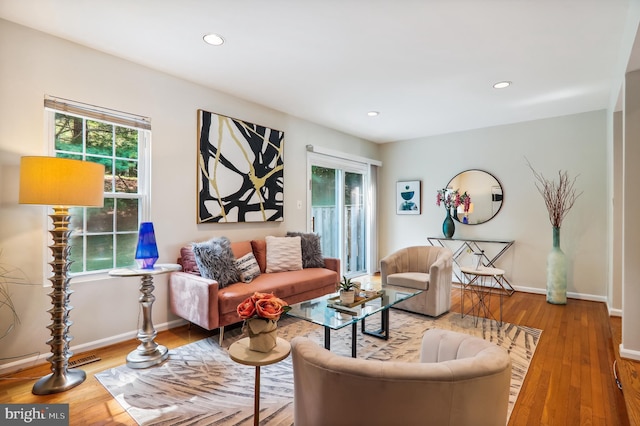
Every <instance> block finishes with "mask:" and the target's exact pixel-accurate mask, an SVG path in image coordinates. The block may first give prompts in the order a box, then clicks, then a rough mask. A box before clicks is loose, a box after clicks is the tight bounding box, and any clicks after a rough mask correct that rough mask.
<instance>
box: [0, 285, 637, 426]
mask: <svg viewBox="0 0 640 426" xmlns="http://www.w3.org/2000/svg"><path fill="white" fill-rule="evenodd" d="M494 297H496V298H497V296H494ZM452 298H453V306H452V310H453V311H456V312H459V311H460V291H459V290H458V289H457V288H454V290H453V293H452ZM503 303H504V304H503V319H504V320H505V321H507V322H511V323H516V324H520V325H525V326H530V327H534V328H539V329H542V330H543V333H542V337H541V338H540V341H539V343H538V347H537V350H536V353H535V355H534V357H533V361H532V362H531V366H530V368H529V372H528V374H527V377H526V379H525V382H524V385H523V387H522V390H521V392H520V395H519V397H518V400H517V402H516V405H515V407H514V410H513V413H512V415H511V420H510V422H509V425H510V426H516V425H581V426H583V425H612V426H625V425H640V423H638V419H639V418H640V417H638V412H640V408H639V407H638V404H640V402H639V399H638V395H640V393H639V392H638V389H639V387H638V386H639V383H638V372H639V371H640V368H639V367H638V366H639V365H640V363H635V362H632V361H621V360H619V355H618V349H617V348H618V345H619V343H620V337H619V336H620V327H619V318H609V316H608V313H607V310H606V307H605V305H604V304H603V303H598V302H588V301H582V300H574V299H569V300H568V302H567V304H566V305H562V306H557V305H551V304H548V303H546V301H545V297H544V295H537V294H530V293H521V292H516V293H514V294H513V296H511V297H504V301H503ZM497 306H498V303H497V299H496V301H495V302H493V303H492V307H493V308H495V309H497ZM392 326H393V322H392ZM612 330H613V331H612ZM213 334H217V332H215V331H214V332H208V331H206V330H202V329H200V328H199V327H196V326H193V327H191V328H189V327H187V326H183V327H179V328H176V329H172V330H168V331H164V332H161V333H159V334H158V337H157V338H156V341H158V342H161V343H162V344H163V345H166V346H168V347H169V348H173V347H177V346H181V345H184V344H187V343H190V342H193V341H196V340H199V339H202V338H204V337H206V336H209V335H213ZM136 346H137V342H136V341H135V340H131V341H127V342H123V343H119V344H117V345H113V346H109V347H105V348H102V349H100V350H95V351H92V352H91V354H94V355H96V356H97V357H99V358H100V359H101V360H100V361H97V362H93V363H90V364H86V365H83V366H82V367H81V368H82V369H83V370H84V371H85V372H86V373H87V380H86V381H85V382H84V383H83V384H81V385H80V386H77V387H76V388H74V389H71V390H68V391H66V392H62V393H59V394H55V395H47V396H36V395H33V394H32V393H31V388H32V386H33V383H34V381H35V380H37V379H38V378H40V377H42V376H44V375H46V374H48V373H49V365H48V364H46V365H41V366H37V367H33V368H29V369H27V370H24V371H21V372H19V373H14V374H11V375H10V376H7V377H2V378H0V402H2V403H68V404H70V424H71V425H83V426H84V425H135V422H134V421H133V420H132V419H131V417H129V415H128V414H127V413H126V412H125V411H124V410H123V409H122V407H121V406H120V405H119V404H118V403H117V402H115V400H114V399H113V398H112V397H111V395H110V394H109V393H108V392H107V391H106V390H105V389H104V387H103V386H102V385H101V384H100V383H99V382H98V381H97V380H96V379H95V378H94V374H95V373H98V372H100V371H103V370H105V369H107V368H111V367H116V366H118V365H121V364H123V363H124V360H125V357H126V354H127V353H128V352H130V351H131V350H133V349H134V348H135V347H136ZM87 355H88V354H76V356H74V358H73V359H76V358H83V357H86V356H87ZM616 359H618V370H620V371H621V373H622V372H624V375H623V376H621V380H622V385H623V387H625V386H628V389H627V388H626V387H625V388H624V389H625V391H627V392H628V393H629V395H628V398H627V399H628V400H629V401H627V405H628V406H629V407H630V409H629V410H628V409H627V405H625V398H624V396H623V392H622V391H621V390H620V389H619V388H618V387H617V385H616V382H615V378H614V371H613V362H614V360H616ZM627 376H628V378H627ZM630 418H631V421H630V420H629V419H630Z"/></svg>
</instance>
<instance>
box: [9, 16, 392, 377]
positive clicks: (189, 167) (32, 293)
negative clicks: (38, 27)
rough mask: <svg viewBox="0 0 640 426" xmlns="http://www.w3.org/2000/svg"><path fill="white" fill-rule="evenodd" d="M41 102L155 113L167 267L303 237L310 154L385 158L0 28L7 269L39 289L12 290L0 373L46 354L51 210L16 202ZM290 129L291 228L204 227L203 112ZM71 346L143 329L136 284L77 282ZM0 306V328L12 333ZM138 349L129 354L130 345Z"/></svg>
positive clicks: (159, 294) (158, 224)
mask: <svg viewBox="0 0 640 426" xmlns="http://www.w3.org/2000/svg"><path fill="white" fill-rule="evenodd" d="M45 94H47V95H52V96H58V97H62V98H66V99H72V100H75V101H79V102H85V103H89V104H93V105H99V106H102V107H106V108H111V109H115V110H120V111H125V112H129V113H134V114H139V115H143V116H148V117H150V118H151V120H152V132H153V135H152V154H153V155H152V203H151V205H152V209H151V210H152V213H151V216H152V217H151V219H152V220H153V222H154V225H155V230H156V237H157V240H158V248H159V251H160V256H161V257H160V260H159V262H174V261H175V259H176V257H177V256H178V254H179V248H180V247H181V246H182V245H184V244H186V243H189V242H191V241H201V240H204V239H208V238H210V237H211V236H214V235H226V236H228V237H229V238H230V239H231V240H232V241H234V240H235V241H237V240H243V239H249V238H256V237H263V236H266V235H283V234H284V233H285V232H286V231H288V230H305V229H306V220H305V217H306V216H305V212H304V211H303V210H298V209H297V207H296V201H297V200H301V201H302V202H303V203H302V205H303V206H304V205H306V201H305V198H306V194H307V192H306V185H305V179H300V176H305V175H306V169H305V167H306V149H305V147H306V145H307V144H314V145H318V146H323V147H327V148H332V149H340V150H342V151H345V152H348V153H351V154H355V155H360V156H365V157H369V158H377V156H378V148H379V147H378V145H376V144H373V143H371V142H368V141H364V140H361V139H358V138H355V137H352V136H348V135H345V134H343V133H340V132H337V131H334V130H331V129H327V128H324V127H322V126H319V125H316V124H312V123H309V122H306V121H303V120H301V119H298V118H295V117H292V116H288V115H286V114H283V113H281V112H278V111H274V110H271V109H268V108H265V107H262V106H259V105H256V104H252V103H249V102H245V101H243V100H240V99H238V98H234V97H232V96H228V95H225V94H223V93H220V92H217V91H214V90H210V89H206V88H204V87H201V86H198V85H195V84H192V83H190V82H187V81H184V80H179V79H176V78H174V77H171V76H169V75H166V74H162V73H159V72H155V71H152V70H149V69H147V68H144V67H142V66H138V65H135V64H133V63H131V62H127V61H124V60H121V59H117V58H115V57H112V56H109V55H106V54H103V53H100V52H97V51H94V50H91V49H87V48H84V47H81V46H78V45H76V44H73V43H69V42H66V41H64V40H61V39H58V38H54V37H51V36H48V35H45V34H42V33H39V32H35V31H32V30H30V29H27V28H25V27H21V26H18V25H15V24H13V23H10V22H7V21H4V20H0V117H1V118H0V179H1V180H0V215H1V220H0V250H1V253H0V263H2V264H5V265H7V266H10V267H16V268H19V269H20V270H22V271H24V272H25V273H26V275H27V277H28V280H29V281H30V282H31V283H33V285H26V286H16V285H12V286H11V288H10V292H11V296H12V300H13V303H14V304H15V308H16V310H17V312H18V314H19V316H20V321H21V322H20V324H19V325H18V326H17V327H16V328H15V330H13V331H12V332H11V333H10V334H9V335H8V336H7V337H5V338H4V339H2V340H1V342H0V373H1V372H2V369H3V368H5V369H6V370H8V369H11V368H12V367H13V366H14V365H15V364H16V363H20V362H21V360H31V359H32V357H34V356H36V355H38V354H42V355H43V358H44V357H46V356H48V354H49V351H50V348H49V346H47V345H46V344H45V342H46V340H48V338H49V331H48V330H47V329H46V328H45V327H46V325H48V324H49V323H50V316H49V314H48V313H47V312H46V311H47V309H49V308H50V299H49V297H47V296H46V294H47V293H48V292H49V288H45V287H43V283H45V282H46V283H47V284H48V281H47V277H48V276H49V275H50V268H49V267H48V265H45V264H44V260H45V255H47V254H48V249H47V248H46V246H47V244H48V242H47V241H46V229H47V226H48V222H47V221H48V219H47V218H46V216H45V208H44V207H39V206H28V205H19V204H18V165H19V161H20V157H21V156H23V155H46V154H47V142H46V140H45V136H44V132H43V130H44V129H43V128H44V111H43V99H44V96H45ZM199 108H201V109H205V110H209V111H212V112H216V113H220V114H224V115H228V116H232V117H237V118H241V119H243V120H247V121H251V122H254V123H259V124H263V125H266V126H269V127H272V128H276V129H279V130H283V131H284V132H285V158H284V160H285V211H284V217H285V219H284V222H278V223H257V224H256V223H252V224H201V225H197V224H196V199H195V197H196V173H195V170H196V141H197V136H196V125H197V112H196V111H197V109H199ZM166 282H167V280H166V276H159V277H157V278H156V279H155V281H154V283H155V292H154V295H155V296H156V301H155V304H154V305H153V320H154V323H155V324H156V328H157V329H161V328H163V327H165V326H166V324H167V323H168V322H170V321H173V320H176V319H177V318H176V317H175V316H173V315H171V314H170V312H169V310H168V300H167V285H166ZM71 283H72V288H73V290H74V291H75V293H74V294H73V295H72V297H71V304H72V305H73V306H74V307H75V308H74V310H73V311H72V312H71V319H72V320H73V321H74V324H73V326H72V327H71V329H70V332H71V334H72V335H73V336H74V340H73V341H72V342H71V345H72V347H74V346H75V347H76V348H77V350H85V349H88V348H91V347H92V346H94V345H104V344H107V343H110V342H112V341H115V340H118V339H122V338H124V337H128V338H131V337H134V336H135V332H136V330H137V328H138V326H139V323H138V321H139V308H138V296H139V293H138V284H139V282H138V280H137V279H135V278H127V279H113V278H109V277H106V276H103V277H95V276H93V277H91V278H90V279H83V280H80V279H78V280H76V279H74V280H72V281H71ZM7 312H8V311H7V310H5V309H0V323H1V324H7V323H8V321H9V316H8V315H7ZM132 349H133V348H132Z"/></svg>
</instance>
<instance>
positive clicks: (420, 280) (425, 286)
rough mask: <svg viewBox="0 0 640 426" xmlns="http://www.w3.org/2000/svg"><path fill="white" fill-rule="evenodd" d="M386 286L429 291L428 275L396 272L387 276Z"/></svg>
mask: <svg viewBox="0 0 640 426" xmlns="http://www.w3.org/2000/svg"><path fill="white" fill-rule="evenodd" d="M387 284H391V285H397V286H400V287H409V288H415V289H419V290H425V291H426V290H429V274H425V273H422V272H398V273H395V274H391V275H387Z"/></svg>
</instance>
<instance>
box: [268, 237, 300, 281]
mask: <svg viewBox="0 0 640 426" xmlns="http://www.w3.org/2000/svg"><path fill="white" fill-rule="evenodd" d="M265 240H266V241H267V273H271V272H286V271H297V270H300V269H302V246H301V245H300V237H271V236H269V237H266V238H265Z"/></svg>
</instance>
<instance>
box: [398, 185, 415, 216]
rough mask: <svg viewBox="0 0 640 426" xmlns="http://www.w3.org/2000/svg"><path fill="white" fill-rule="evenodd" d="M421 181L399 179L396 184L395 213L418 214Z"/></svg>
mask: <svg viewBox="0 0 640 426" xmlns="http://www.w3.org/2000/svg"><path fill="white" fill-rule="evenodd" d="M420 193H421V182H420V181H419V180H408V181H400V182H398V183H397V184H396V213H397V214H420V208H421V200H420Z"/></svg>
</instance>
